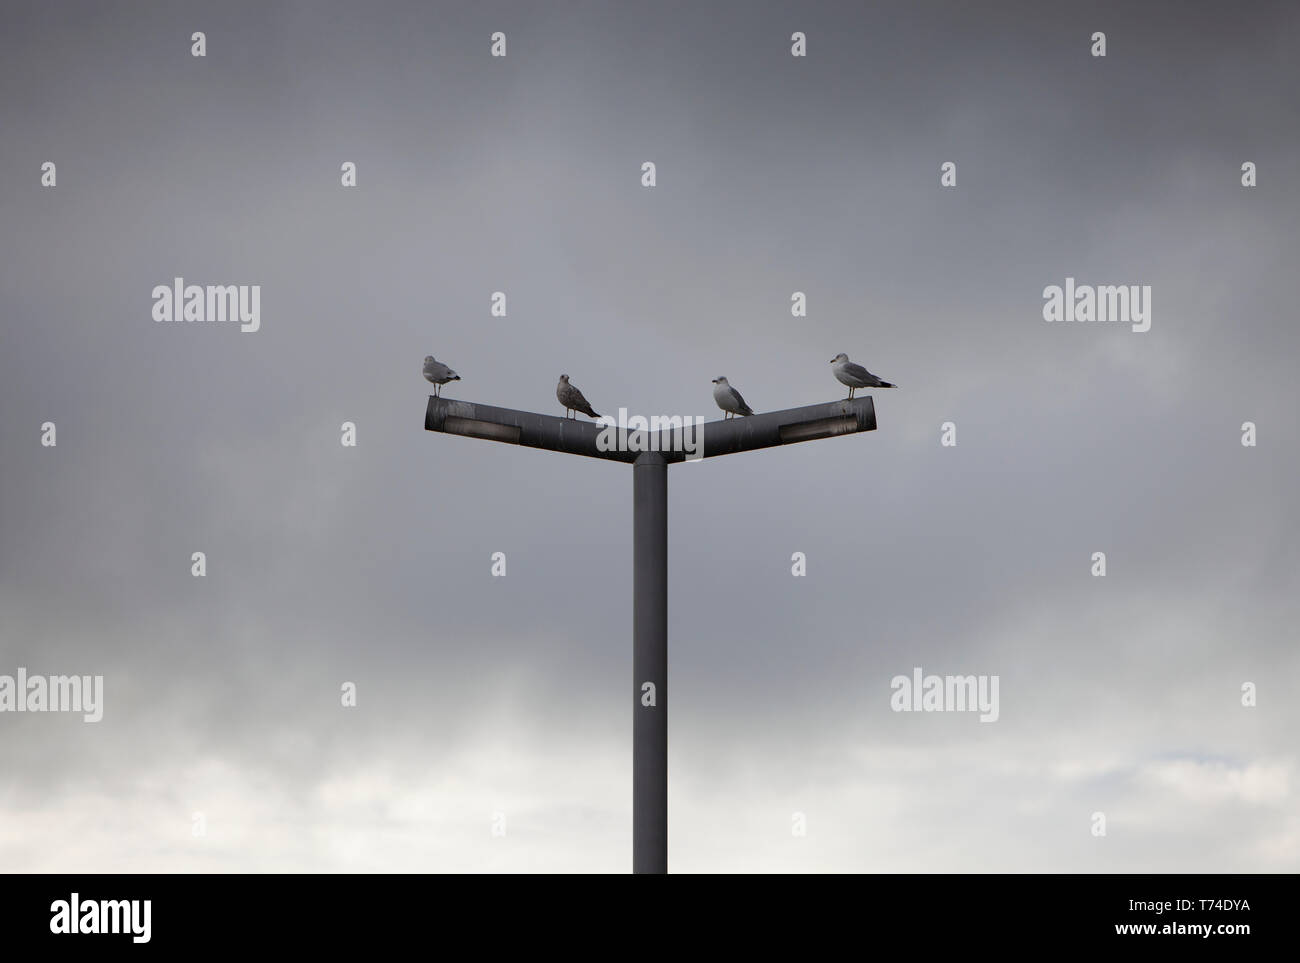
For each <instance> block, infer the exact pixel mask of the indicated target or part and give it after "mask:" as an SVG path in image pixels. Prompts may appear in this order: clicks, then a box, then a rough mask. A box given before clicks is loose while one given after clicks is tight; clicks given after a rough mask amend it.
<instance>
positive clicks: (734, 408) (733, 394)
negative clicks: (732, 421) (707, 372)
mask: <svg viewBox="0 0 1300 963" xmlns="http://www.w3.org/2000/svg"><path fill="white" fill-rule="evenodd" d="M713 400H714V401H716V402H717V403H718V407H719V408H721V409H722V410H723V411H725V412H726V414H725V415H723V418H724V419H726V418H730V417H731V416H732V415H752V414H753V413H754V409H752V408H750V407H749V405H747V404H745V399H744V398H742V397H740V392H739V391H737V390H736V389H735V388H733V387H731V385H729V384H728V383H727V379H726V378H714V379H713Z"/></svg>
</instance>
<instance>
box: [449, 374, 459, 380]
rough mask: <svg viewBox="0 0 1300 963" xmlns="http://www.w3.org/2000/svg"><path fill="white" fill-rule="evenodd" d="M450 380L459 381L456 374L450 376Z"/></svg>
mask: <svg viewBox="0 0 1300 963" xmlns="http://www.w3.org/2000/svg"><path fill="white" fill-rule="evenodd" d="M451 380H452V381H459V380H460V375H458V374H454V375H452V376H451Z"/></svg>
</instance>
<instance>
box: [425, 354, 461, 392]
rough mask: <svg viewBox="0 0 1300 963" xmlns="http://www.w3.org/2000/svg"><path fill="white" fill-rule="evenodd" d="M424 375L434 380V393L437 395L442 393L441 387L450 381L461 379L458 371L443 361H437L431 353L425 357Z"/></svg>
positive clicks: (427, 378)
mask: <svg viewBox="0 0 1300 963" xmlns="http://www.w3.org/2000/svg"><path fill="white" fill-rule="evenodd" d="M424 377H425V380H427V381H432V382H433V384H434V389H433V393H434V394H435V395H439V394H441V391H440V390H439V389H440V388H441V387H442V386H443V385H445V384H446V383H447V382H448V381H459V380H460V375H458V374H456V372H454V371H452V370H451V369H450V368H448V367H447V366H446V365H445V364H443V363H442V362H441V361H435V360H434V359H433V355H431V354H430V355H425V357H424Z"/></svg>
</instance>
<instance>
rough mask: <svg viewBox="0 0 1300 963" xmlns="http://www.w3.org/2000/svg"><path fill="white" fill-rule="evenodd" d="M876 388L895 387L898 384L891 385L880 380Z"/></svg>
mask: <svg viewBox="0 0 1300 963" xmlns="http://www.w3.org/2000/svg"><path fill="white" fill-rule="evenodd" d="M876 387H877V388H897V387H898V385H891V384H890V383H889V382H888V381H882V382H880V384H878V385H877V386H876Z"/></svg>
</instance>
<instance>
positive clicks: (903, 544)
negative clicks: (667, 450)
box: [0, 0, 1300, 872]
mask: <svg viewBox="0 0 1300 963" xmlns="http://www.w3.org/2000/svg"><path fill="white" fill-rule="evenodd" d="M1131 6H1132V5H1130V4H1116V5H1114V6H1106V5H1103V4H1092V3H1089V4H1086V5H1083V4H1052V5H1043V4H1037V3H1023V4H1006V3H1002V4H997V5H979V7H980V8H976V7H975V6H973V5H969V4H957V3H951V4H949V3H920V4H918V3H903V2H886V3H872V4H866V3H861V4H859V3H842V4H837V3H813V4H808V3H799V4H794V3H788V4H758V3H742V2H735V3H718V2H712V3H703V4H701V3H684V2H683V3H655V4H633V3H567V2H566V3H559V2H548V3H524V2H522V0H516V2H512V3H456V4H450V3H438V4H426V3H416V2H412V3H381V4H354V3H342V2H330V3H325V2H321V3H307V2H300V3H288V2H276V3H269V4H262V3H243V4H234V3H222V4H216V3H196V4H186V3H167V4H162V3H158V4H153V5H149V4H126V3H109V4H100V3H84V4H74V3H60V4H22V5H19V4H7V5H4V6H3V7H0V130H2V131H3V136H0V224H2V225H3V230H0V674H9V675H13V674H15V673H16V671H17V669H18V667H20V666H21V667H24V668H26V670H27V671H28V672H29V673H33V674H36V673H44V674H49V675H54V674H74V673H75V674H102V675H103V677H104V687H105V706H104V718H103V720H102V721H101V722H99V723H97V724H87V723H84V722H82V721H81V719H80V717H79V716H74V715H69V714H57V713H24V714H21V715H20V714H13V713H3V714H0V869H4V870H11V871H264V870H265V871H272V870H283V871H353V870H364V871H390V870H395V871H469V872H477V871H524V872H530V871H545V870H559V871H596V872H623V871H627V870H628V869H630V866H631V721H632V720H631V706H630V705H629V700H628V691H629V684H628V683H629V678H630V675H631V611H630V608H631V590H632V581H631V579H632V569H631V495H632V478H631V471H630V470H629V469H628V468H627V467H626V466H622V465H617V464H613V463H601V462H596V461H589V460H587V459H580V458H573V457H566V456H562V455H558V454H553V453H549V452H541V451H531V450H524V449H518V448H513V447H510V446H505V445H497V444H491V443H488V442H483V441H476V440H472V439H465V438H457V437H451V436H446V435H440V434H433V433H430V432H426V431H425V430H424V429H423V419H424V410H425V404H426V399H427V396H428V394H429V388H430V386H429V385H428V384H427V383H426V382H425V381H423V379H422V378H421V377H420V374H419V369H420V362H421V359H422V358H423V357H424V356H425V355H426V354H430V353H433V354H436V355H437V356H438V357H439V358H440V359H446V360H447V361H448V362H449V363H450V364H452V365H453V366H454V367H455V368H456V369H457V370H458V371H460V373H461V374H462V376H463V379H464V380H463V381H461V382H457V383H455V384H453V385H450V386H449V387H448V389H447V394H448V395H449V396H453V397H459V398H464V399H468V400H472V401H480V402H486V403H491V404H497V405H503V406H508V407H516V408H524V409H529V410H534V411H541V412H545V413H551V414H559V413H560V412H559V406H558V405H557V403H556V401H555V397H554V386H555V381H556V379H557V376H558V375H559V374H560V373H561V372H567V373H568V374H569V375H571V376H572V378H573V380H574V383H575V384H577V385H579V386H580V387H581V388H582V390H583V391H584V392H585V393H586V395H587V397H588V398H589V399H590V400H591V402H592V403H593V404H594V405H595V407H596V408H597V410H599V411H602V412H603V411H606V410H609V411H611V412H616V411H617V409H618V408H619V407H620V406H621V407H626V408H628V409H629V411H630V412H633V413H642V414H652V413H664V414H681V415H707V416H709V417H710V418H712V417H713V416H714V415H716V414H717V411H716V408H715V407H714V405H713V402H712V399H711V396H710V388H711V385H710V379H712V378H714V377H717V376H718V375H726V376H727V377H729V378H730V380H731V382H732V383H733V384H734V385H735V386H736V387H738V388H739V389H740V390H741V391H742V392H743V393H744V395H745V398H746V400H747V401H748V402H749V403H750V404H751V405H752V406H753V407H754V408H756V409H757V410H760V411H762V410H773V409H778V408H788V407H794V406H798V405H804V404H812V403H816V402H822V401H830V400H834V399H836V398H839V397H843V396H844V394H845V389H844V388H843V387H842V386H841V385H839V384H838V383H837V382H835V381H834V379H833V378H832V377H831V374H830V370H829V366H828V365H827V363H826V362H827V359H828V358H830V357H831V356H832V355H833V354H835V353H836V352H840V351H844V352H847V353H848V354H849V355H850V356H851V357H852V358H853V359H854V360H856V361H859V362H862V363H865V364H867V365H868V366H869V367H870V368H871V369H872V370H873V371H875V372H877V373H878V374H880V375H882V376H883V377H885V378H886V379H888V380H890V381H894V382H896V383H898V384H899V385H901V388H899V389H898V390H897V391H877V392H876V393H875V402H876V412H877V417H878V421H879V428H878V430H877V431H875V432H874V433H870V434H864V435H856V436H853V437H849V438H839V439H833V440H828V441H820V442H815V443H809V444H805V445H798V446H791V447H789V448H785V449H774V450H768V451H762V452H755V453H751V454H746V455H743V456H734V457H728V458H720V459H717V460H716V461H706V462H704V463H702V464H698V465H683V466H676V467H674V468H672V469H671V470H670V472H669V475H670V478H669V519H670V535H669V550H670V574H669V652H670V682H669V689H670V693H671V695H670V702H671V723H670V788H669V800H670V857H669V858H670V866H671V868H672V869H674V870H676V871H683V872H701V871H795V872H821V871H851V872H857V871H865V872H878V871H886V872H896V871H919V872H932V871H998V872H1020V871H1079V872H1096V871H1121V872H1127V871H1157V872H1163V871H1235V872H1241V871H1295V870H1297V869H1300V803H1298V801H1297V793H1298V792H1300V769H1298V768H1297V756H1296V738H1295V733H1296V732H1297V731H1300V709H1297V707H1296V702H1295V692H1296V688H1297V672H1298V671H1300V658H1298V657H1297V645H1296V643H1297V630H1296V625H1297V622H1298V621H1300V506H1298V504H1297V498H1296V494H1295V484H1296V477H1297V474H1298V469H1300V458H1298V457H1297V451H1298V450H1300V449H1298V447H1297V446H1298V445H1300V429H1298V426H1297V410H1300V404H1298V403H1297V402H1298V398H1297V387H1296V376H1295V359H1296V357H1297V356H1298V355H1300V329H1298V327H1297V324H1296V301H1295V293H1294V292H1295V289H1294V280H1295V263H1296V230H1297V228H1296V225H1297V224H1298V223H1300V192H1298V191H1297V187H1296V183H1297V177H1300V164H1298V162H1297V158H1300V98H1298V97H1297V94H1296V89H1297V69H1296V66H1295V64H1296V60H1295V53H1294V52H1295V49H1296V47H1297V45H1300V11H1297V10H1296V9H1295V7H1294V6H1293V5H1292V6H1290V7H1288V5H1286V4H1282V3H1279V4H1266V3H1251V4H1245V5H1234V6H1232V7H1231V8H1229V6H1228V5H1226V4H1219V5H1209V4H1206V5H1198V4H1186V3H1178V4H1168V5H1163V6H1162V5H1156V4H1143V5H1142V8H1141V9H1140V10H1136V11H1135V10H1133V9H1131ZM498 30H499V31H503V32H504V33H505V34H506V37H507V56H506V57H505V58H493V57H491V56H490V55H489V37H490V36H491V34H492V33H493V32H494V31H498ZM194 31H203V32H204V33H205V34H206V44H207V51H206V52H207V55H206V57H203V58H196V57H193V56H191V52H190V51H191V39H190V38H191V34H192V33H193V32H194ZM795 31H802V32H804V33H805V34H806V35H807V38H808V40H807V51H808V54H807V56H806V57H805V58H795V57H792V56H791V54H790V44H791V40H790V38H791V34H792V33H793V32H795ZM1095 31H1104V32H1105V34H1106V38H1107V55H1106V56H1105V57H1104V58H1095V57H1092V56H1091V55H1090V52H1089V50H1090V47H1091V46H1092V41H1091V37H1092V34H1093V33H1094V32H1095ZM47 161H50V162H54V163H55V164H56V165H57V168H56V169H57V183H56V186H54V187H42V186H41V182H40V181H41V165H42V164H43V163H45V162H47ZM349 161H350V162H353V163H355V164H356V165H357V172H358V186H357V187H356V188H344V187H342V186H341V184H340V166H341V165H342V164H343V163H345V162H349ZM645 161H653V162H654V163H655V164H656V165H657V186H655V187H654V188H653V189H650V188H645V187H642V186H641V165H642V163H643V162H645ZM946 161H952V162H954V163H955V164H956V165H957V184H956V186H955V187H951V188H945V187H941V186H940V178H939V174H940V165H941V164H942V163H944V162H946ZM1248 161H1249V162H1252V163H1254V164H1256V165H1257V171H1258V186H1256V187H1253V188H1246V187H1243V186H1242V185H1241V176H1242V175H1241V165H1242V164H1243V163H1245V162H1248ZM175 277H183V278H185V279H186V281H187V282H190V283H196V284H260V285H261V290H262V295H261V330H260V331H258V332H256V333H241V332H240V331H238V329H237V328H235V327H232V326H229V325H221V324H185V323H183V322H177V323H172V324H167V323H156V322H155V321H154V320H153V319H152V317H151V308H152V300H151V292H152V289H153V288H154V286H155V285H158V284H169V283H171V280H172V279H173V278H175ZM1066 277H1074V278H1077V279H1078V280H1079V282H1080V283H1081V284H1082V283H1091V284H1139V285H1150V286H1151V288H1152V324H1151V329H1150V331H1148V332H1146V333H1134V332H1132V331H1131V330H1130V329H1129V328H1128V327H1127V326H1124V325H1103V324H1099V323H1091V324H1089V323H1055V324H1048V323H1046V322H1045V321H1044V320H1043V317H1042V306H1043V289H1044V288H1045V287H1046V286H1048V285H1052V284H1058V285H1059V284H1063V283H1064V280H1065V278H1066ZM494 291H504V292H505V293H506V295H507V298H508V314H507V316H506V317H505V318H494V317H492V316H490V314H489V299H490V296H491V294H492V292H494ZM795 291H802V292H805V293H806V295H807V303H808V314H807V317H805V318H796V317H792V316H791V311H790V298H791V294H792V293H793V292H795ZM47 421H52V422H54V423H55V424H56V426H57V445H56V446H55V447H53V448H50V447H44V446H42V444H41V425H42V424H43V423H44V422H47ZM345 421H352V422H354V423H355V424H356V425H357V441H358V443H357V446H356V447H355V448H345V447H343V446H342V445H341V444H340V426H341V424H342V423H343V422H345ZM948 421H951V422H953V423H954V424H955V425H956V437H957V445H956V446H955V447H943V446H941V444H940V426H941V425H942V424H943V423H944V422H948ZM1245 421H1252V422H1254V423H1255V424H1256V425H1257V437H1258V444H1257V446H1255V447H1244V446H1243V445H1242V444H1241V437H1242V430H1241V426H1242V423H1243V422H1245ZM196 551H202V552H204V553H206V556H207V566H208V569H207V575H206V576H205V577H203V578H195V577H192V576H191V574H190V571H191V561H190V559H191V554H192V553H193V552H196ZM1099 551H1101V552H1105V553H1106V559H1107V574H1106V576H1105V577H1104V578H1099V577H1094V576H1093V575H1092V574H1091V570H1092V555H1093V553H1094V552H1099ZM494 552H504V553H505V554H506V558H507V575H506V577H504V578H494V577H492V575H491V556H492V554H493V553H494ZM794 552H803V553H805V555H806V557H807V575H806V576H805V577H795V576H793V575H792V574H791V556H792V554H793V553H794ZM915 666H921V667H923V669H924V671H925V672H926V673H931V672H933V673H938V674H976V675H997V676H998V677H999V679H1000V718H999V719H998V721H997V722H995V723H984V724H982V723H980V722H979V721H978V718H977V717H976V716H975V715H972V714H969V713H958V712H945V713H895V712H893V711H891V708H890V695H891V690H890V680H891V678H893V677H894V676H895V675H899V674H910V673H911V671H912V669H913V667H915ZM345 682H353V683H355V685H356V687H357V701H358V704H357V706H356V707H355V708H344V707H343V706H341V704H340V701H341V700H340V686H341V685H343V683H345ZM1246 682H1252V683H1254V684H1255V685H1256V686H1257V698H1258V705H1256V706H1255V707H1253V708H1247V707H1243V706H1242V704H1241V703H1242V696H1241V691H1242V685H1243V684H1244V683H1246ZM1098 812H1100V813H1104V814H1105V817H1106V835H1105V836H1104V837H1097V836H1094V835H1093V833H1092V826H1093V814H1094V813H1098ZM196 813H201V814H202V821H203V823H204V825H205V826H206V834H205V835H203V836H199V837H196V836H195V835H194V833H193V831H192V828H193V826H194V825H195V814H196ZM494 813H503V814H504V817H505V826H506V832H505V835H504V836H494V835H493V833H492V827H493V814H494ZM796 813H802V814H804V816H805V818H806V825H807V834H806V835H805V836H797V835H794V834H793V833H792V820H793V818H794V814H796Z"/></svg>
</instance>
